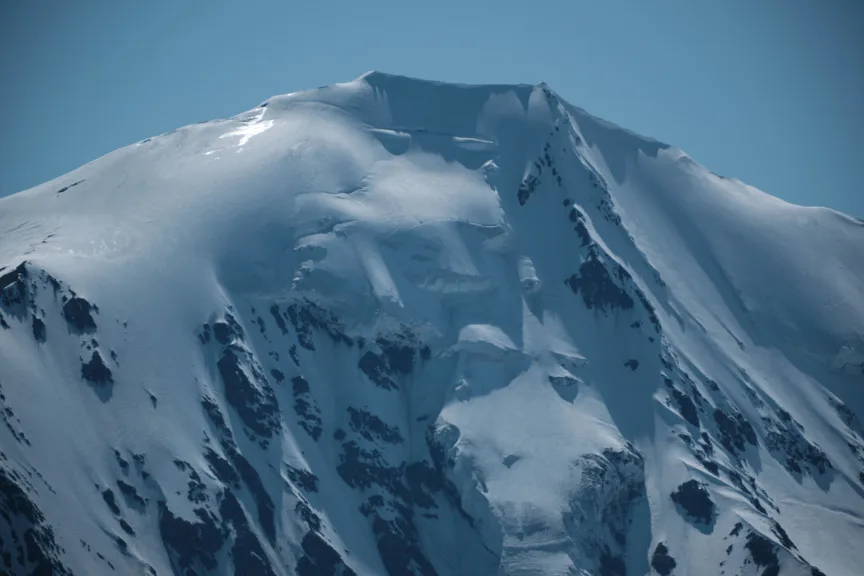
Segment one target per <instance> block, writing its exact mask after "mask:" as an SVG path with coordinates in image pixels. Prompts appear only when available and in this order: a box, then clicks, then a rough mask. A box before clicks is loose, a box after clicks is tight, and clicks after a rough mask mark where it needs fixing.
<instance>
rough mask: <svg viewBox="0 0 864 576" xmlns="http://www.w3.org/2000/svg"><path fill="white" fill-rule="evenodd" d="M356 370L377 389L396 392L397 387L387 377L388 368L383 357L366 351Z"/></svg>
mask: <svg viewBox="0 0 864 576" xmlns="http://www.w3.org/2000/svg"><path fill="white" fill-rule="evenodd" d="M357 367H358V368H360V370H361V371H362V372H363V373H364V374H365V375H366V376H367V377H368V378H369V380H371V381H372V382H373V383H374V384H375V385H376V386H378V387H379V388H383V389H384V390H396V389H397V388H398V385H397V384H396V382H394V381H393V380H392V379H391V378H390V376H389V372H390V370H389V368H388V366H387V362H386V361H385V360H384V357H383V356H381V355H379V354H375V353H374V352H371V351H367V352H366V353H365V354H364V355H363V356H362V357H361V358H360V362H359V363H358V365H357Z"/></svg>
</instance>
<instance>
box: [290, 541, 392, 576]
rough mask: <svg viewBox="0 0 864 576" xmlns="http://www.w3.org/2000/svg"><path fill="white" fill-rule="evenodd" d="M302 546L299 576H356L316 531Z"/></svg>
mask: <svg viewBox="0 0 864 576" xmlns="http://www.w3.org/2000/svg"><path fill="white" fill-rule="evenodd" d="M300 546H301V547H302V549H303V556H301V557H300V560H299V561H298V562H297V568H296V570H297V576H354V575H355V572H354V571H353V570H351V568H349V567H348V566H347V565H346V564H345V562H344V561H343V560H342V557H341V556H340V555H339V553H338V552H336V550H334V549H333V547H332V546H331V545H330V544H328V543H327V541H326V540H324V538H322V537H321V535H320V534H318V533H316V532H314V531H310V532H307V533H306V536H304V537H303V541H302V542H301V543H300ZM403 570H404V567H403Z"/></svg>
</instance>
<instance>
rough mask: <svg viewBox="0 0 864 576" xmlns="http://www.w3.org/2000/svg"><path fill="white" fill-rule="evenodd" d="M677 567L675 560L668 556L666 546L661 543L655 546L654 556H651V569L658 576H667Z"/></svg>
mask: <svg viewBox="0 0 864 576" xmlns="http://www.w3.org/2000/svg"><path fill="white" fill-rule="evenodd" d="M677 565H678V564H677V562H675V559H674V558H673V557H672V556H670V555H669V549H668V548H667V547H666V544H664V543H663V542H660V543H659V544H657V547H656V548H654V554H652V555H651V567H652V568H653V569H654V571H655V572H657V573H658V574H660V576H669V575H670V574H672V571H673V570H675V566H677Z"/></svg>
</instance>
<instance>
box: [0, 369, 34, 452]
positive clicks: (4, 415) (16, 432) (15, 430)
mask: <svg viewBox="0 0 864 576" xmlns="http://www.w3.org/2000/svg"><path fill="white" fill-rule="evenodd" d="M0 420H2V421H3V423H4V424H5V425H6V428H7V429H8V430H9V433H10V434H12V437H13V438H14V439H15V440H16V441H18V442H19V443H21V444H24V445H26V446H30V440H28V439H27V436H26V435H25V434H24V432H23V431H22V430H21V420H20V419H18V417H17V416H15V412H14V411H13V410H12V408H11V407H10V406H9V404H8V403H7V402H6V394H4V393H3V386H2V385H0ZM0 455H2V452H0Z"/></svg>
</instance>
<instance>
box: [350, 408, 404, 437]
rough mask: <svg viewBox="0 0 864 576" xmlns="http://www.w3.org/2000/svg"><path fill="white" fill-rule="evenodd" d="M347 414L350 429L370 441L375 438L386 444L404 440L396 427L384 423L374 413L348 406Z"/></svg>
mask: <svg viewBox="0 0 864 576" xmlns="http://www.w3.org/2000/svg"><path fill="white" fill-rule="evenodd" d="M348 414H350V415H351V429H352V430H354V431H355V432H357V433H358V434H360V435H361V436H363V437H364V438H366V439H367V440H369V441H370V442H374V441H376V440H380V441H382V442H386V443H388V444H400V443H402V442H404V439H403V438H402V435H401V434H399V429H398V428H396V427H394V426H390V425H388V424H386V423H385V422H384V421H383V420H381V419H380V418H378V417H377V416H375V415H374V414H370V413H369V412H366V411H365V410H358V409H356V408H353V407H349V408H348Z"/></svg>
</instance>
